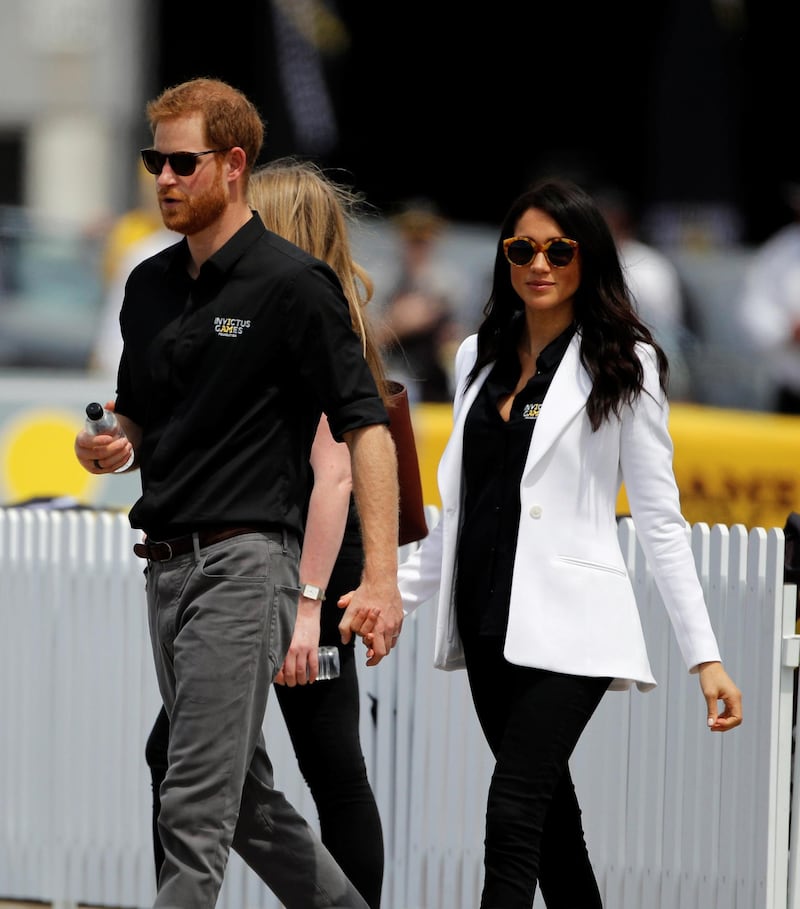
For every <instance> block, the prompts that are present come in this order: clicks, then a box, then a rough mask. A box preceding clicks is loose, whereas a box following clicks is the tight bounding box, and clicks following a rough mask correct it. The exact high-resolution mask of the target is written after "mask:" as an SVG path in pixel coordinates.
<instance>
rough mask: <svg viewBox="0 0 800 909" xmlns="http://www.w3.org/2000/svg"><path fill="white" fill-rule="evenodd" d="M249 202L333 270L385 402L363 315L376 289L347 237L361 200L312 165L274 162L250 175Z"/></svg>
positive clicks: (382, 379) (274, 228)
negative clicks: (357, 259)
mask: <svg viewBox="0 0 800 909" xmlns="http://www.w3.org/2000/svg"><path fill="white" fill-rule="evenodd" d="M248 199H249V202H250V206H251V208H254V209H255V210H256V211H257V212H258V213H259V215H260V216H261V219H262V221H263V222H264V225H265V226H266V227H267V228H269V230H271V231H274V232H275V233H276V234H279V235H280V236H282V237H285V238H286V239H287V240H289V241H291V242H292V243H294V244H295V245H296V246H299V247H300V248H301V249H304V250H305V251H306V252H308V253H310V254H311V255H312V256H315V257H316V258H317V259H322V261H323V262H326V263H327V264H328V265H330V267H331V268H332V269H333V271H335V272H336V275H337V276H338V278H339V281H340V282H341V285H342V289H343V290H344V295H345V297H346V298H347V304H348V306H349V307H350V320H351V322H352V324H353V330H354V331H355V333H356V334H357V335H358V337H359V338H360V339H361V345H362V349H363V351H364V359H365V360H366V361H367V365H368V366H369V368H370V371H371V372H372V375H373V377H374V378H375V383H376V385H377V386H378V391H379V392H380V395H381V398H382V399H383V400H384V401H385V400H386V398H387V386H386V374H385V370H384V365H383V360H382V358H381V354H380V348H379V346H378V344H377V343H376V342H375V340H374V338H373V334H372V329H371V327H370V324H369V320H368V319H367V318H366V316H365V313H364V307H365V306H366V305H367V303H369V301H370V299H371V298H372V293H373V290H374V285H373V283H372V279H371V278H370V276H369V274H368V273H367V272H366V271H365V270H364V268H362V267H361V266H360V265H359V264H358V263H357V262H355V261H354V260H353V255H352V252H351V250H350V239H349V235H348V220H349V219H350V218H352V217H353V216H354V215H355V213H356V211H357V210H358V206H359V204H360V203H361V202H362V197H361V196H359V195H358V194H356V193H355V192H353V191H352V190H351V189H350V188H349V187H346V186H344V185H342V184H340V183H336V182H334V181H333V180H331V179H330V178H329V177H328V176H327V175H326V174H325V173H324V172H323V171H322V169H321V168H319V167H318V166H317V165H316V164H314V163H313V162H311V161H299V160H297V159H295V158H278V159H276V160H274V161H271V162H270V163H269V164H265V165H263V166H262V167H259V168H257V169H256V170H254V171H253V173H252V175H251V178H250V184H249V186H248Z"/></svg>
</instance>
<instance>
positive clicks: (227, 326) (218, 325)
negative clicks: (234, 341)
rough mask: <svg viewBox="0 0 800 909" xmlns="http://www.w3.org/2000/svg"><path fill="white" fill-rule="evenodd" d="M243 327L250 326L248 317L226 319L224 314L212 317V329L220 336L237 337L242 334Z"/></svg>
mask: <svg viewBox="0 0 800 909" xmlns="http://www.w3.org/2000/svg"><path fill="white" fill-rule="evenodd" d="M245 328H250V320H249V319H226V318H225V317H224V316H215V318H214V331H215V332H216V333H217V334H218V335H219V336H220V338H237V337H238V336H239V335H241V334H244V330H245Z"/></svg>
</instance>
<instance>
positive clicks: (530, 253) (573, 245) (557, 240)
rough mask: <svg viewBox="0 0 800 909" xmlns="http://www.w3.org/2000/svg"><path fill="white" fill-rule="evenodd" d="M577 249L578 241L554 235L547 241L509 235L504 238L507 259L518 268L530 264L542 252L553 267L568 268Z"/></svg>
mask: <svg viewBox="0 0 800 909" xmlns="http://www.w3.org/2000/svg"><path fill="white" fill-rule="evenodd" d="M577 249H578V241H577V240H569V239H567V237H554V238H553V239H552V240H548V241H547V243H537V242H536V241H535V240H531V238H530V237H509V238H508V239H507V240H503V251H504V252H505V254H506V259H508V261H509V262H510V263H511V264H512V265H516V266H517V267H518V268H522V267H523V266H524V265H530V264H531V262H533V260H534V259H535V258H536V256H537V255H538V254H539V253H540V252H541V253H544V257H545V259H547V261H548V262H549V263H550V265H551V266H552V267H553V268H566V267H567V265H569V263H570V262H571V261H572V260H573V259H574V258H575V253H576V251H577Z"/></svg>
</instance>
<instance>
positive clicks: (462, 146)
mask: <svg viewBox="0 0 800 909" xmlns="http://www.w3.org/2000/svg"><path fill="white" fill-rule="evenodd" d="M289 2H290V3H291V0H289ZM315 2H316V3H317V4H319V5H320V6H321V7H324V6H326V4H325V3H323V2H322V0H315ZM153 3H154V22H153V27H152V29H151V31H150V34H151V36H152V35H155V36H156V42H155V45H154V46H153V45H152V43H151V47H150V51H151V53H154V54H155V56H156V61H155V64H154V66H153V67H152V74H153V77H152V84H151V85H149V86H148V89H149V91H150V93H151V94H152V93H155V92H157V91H159V90H160V88H162V87H163V86H165V85H168V84H172V83H174V82H177V81H180V80H182V79H185V78H190V77H192V76H195V75H215V76H219V77H221V78H225V79H227V80H228V81H230V82H232V83H234V84H236V85H237V86H238V87H240V88H241V89H243V90H244V91H245V92H246V93H247V94H248V95H249V96H250V97H251V98H252V99H253V100H254V101H255V102H256V103H257V104H258V106H259V108H260V109H261V111H262V113H263V115H264V117H265V119H266V120H267V121H268V124H269V126H268V139H267V143H266V146H265V150H264V156H263V157H264V158H265V159H266V158H271V157H276V156H279V155H282V154H289V153H298V154H305V155H308V156H310V157H314V158H315V159H316V160H318V161H319V162H320V163H322V164H324V165H326V166H333V167H339V168H343V170H344V173H345V174H346V175H347V178H348V179H349V181H350V182H351V183H353V184H354V185H355V186H356V187H357V188H358V189H360V190H362V191H363V192H364V193H365V194H366V195H367V198H368V199H369V201H371V202H372V203H373V204H375V205H376V206H378V207H380V208H383V209H390V208H391V207H392V206H393V205H395V204H397V203H398V202H400V201H401V200H403V199H405V198H408V197H411V196H419V195H427V196H429V197H431V198H433V199H434V200H435V201H436V202H438V204H439V205H440V206H441V208H442V209H443V210H444V211H445V213H447V214H448V215H450V216H451V217H453V218H456V219H459V220H465V221H481V222H486V223H491V224H496V223H498V222H499V220H500V219H501V218H502V216H503V213H504V211H505V208H506V206H507V205H508V203H509V202H510V201H511V199H512V198H513V196H514V195H515V194H516V193H517V192H518V191H519V190H520V189H521V188H522V187H523V186H524V184H525V183H526V182H527V181H528V180H529V179H530V178H531V177H532V176H534V175H535V174H536V173H538V172H540V171H541V170H542V169H547V170H553V169H555V168H564V169H569V170H570V171H571V172H573V173H575V172H576V170H577V175H579V176H581V175H584V174H585V175H586V176H588V177H591V178H593V179H594V178H596V179H601V180H604V181H611V182H614V183H617V184H618V185H619V186H620V187H622V188H623V189H625V190H627V191H628V193H629V194H630V195H631V196H632V197H633V198H634V199H635V200H636V201H637V202H638V203H639V204H640V205H641V206H642V207H647V206H650V205H655V204H658V203H663V202H667V203H669V202H690V203H691V202H712V203H714V202H717V203H719V202H721V203H724V204H727V205H730V206H732V207H733V208H735V209H736V210H737V211H738V212H739V213H740V215H741V221H742V237H741V239H742V240H743V241H744V242H759V241H760V240H762V239H763V238H764V237H765V236H767V235H768V234H769V233H771V232H772V231H773V230H774V229H775V228H776V227H777V226H779V225H780V224H781V223H783V222H784V221H786V220H787V219H788V209H787V208H786V207H785V205H784V201H783V194H782V186H783V181H784V180H786V179H787V178H789V177H792V178H795V177H798V176H800V159H798V153H797V142H796V140H795V139H794V138H793V133H794V131H795V126H794V121H795V120H796V109H797V107H796V103H795V101H794V85H795V82H796V79H795V76H794V73H791V74H790V72H789V68H790V60H791V59H792V58H791V54H792V53H794V50H793V48H792V46H791V43H790V42H793V41H794V35H795V34H796V25H797V23H796V22H795V21H794V19H793V17H794V18H796V16H797V14H796V13H790V12H788V10H790V9H791V8H793V7H794V6H796V4H792V3H785V2H784V0H738V2H737V0H665V2H662V3H659V4H653V3H647V2H642V0H636V2H633V0H618V2H614V3H611V4H600V3H585V4H584V3H580V2H578V3H572V4H569V3H550V4H540V3H522V2H509V0H505V2H501V3H496V2H490V3H480V4H473V6H477V10H478V11H475V9H472V10H470V8H469V5H468V4H465V3H463V2H460V3H453V2H437V0H404V2H403V3H402V4H400V3H394V4H380V3H367V2H365V0H336V2H335V4H334V2H333V0H328V3H327V7H328V8H329V10H330V11H331V12H333V13H334V14H335V17H336V18H335V19H334V20H331V21H334V22H338V23H339V24H340V25H341V26H343V28H344V31H345V33H346V35H347V39H348V42H349V43H348V46H347V48H346V49H340V50H339V51H337V52H335V53H332V54H330V55H328V56H326V57H325V58H324V69H323V74H324V77H325V80H326V85H327V90H328V92H329V93H330V96H331V98H332V101H333V107H334V113H335V119H336V125H337V129H338V139H337V140H336V141H335V142H334V143H333V144H331V145H329V146H327V147H325V148H324V149H323V148H317V149H314V148H311V147H303V143H302V141H301V140H300V139H299V138H298V133H297V130H296V129H295V128H293V125H292V117H291V115H290V111H289V106H288V101H287V93H286V91H285V90H284V89H283V88H282V86H281V76H280V69H279V68H280V59H281V58H280V55H279V51H278V47H277V43H278V39H277V35H276V32H275V29H274V23H273V19H272V14H271V11H270V3H269V2H268V0H240V2H239V3H238V4H236V6H235V7H232V8H231V9H230V11H229V13H228V14H226V15H225V16H223V15H221V14H222V13H224V12H225V11H224V9H221V10H220V11H219V12H220V15H214V16H208V15H200V14H199V13H198V10H197V8H196V6H195V5H194V4H189V3H186V2H183V0H153ZM334 7H335V9H334ZM226 16H227V18H226Z"/></svg>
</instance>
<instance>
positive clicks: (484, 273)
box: [0, 167, 800, 413]
mask: <svg viewBox="0 0 800 909" xmlns="http://www.w3.org/2000/svg"><path fill="white" fill-rule="evenodd" d="M137 188H138V196H137V200H136V204H134V205H133V206H132V207H131V209H130V210H129V211H126V212H124V213H123V214H121V215H120V216H119V217H118V218H116V219H115V220H113V221H111V222H110V223H108V224H106V225H103V227H102V228H101V229H100V230H98V231H97V232H96V234H95V235H94V236H93V237H88V238H87V237H85V236H84V237H82V238H80V239H78V240H75V241H73V243H72V244H71V245H69V244H67V243H66V241H65V239H64V236H63V234H62V236H61V238H60V242H59V244H56V246H57V249H56V248H54V240H53V239H52V236H50V237H47V238H45V239H42V238H41V236H42V231H41V228H36V227H35V226H31V225H30V224H29V223H28V222H23V221H22V220H21V219H20V217H19V215H17V217H16V219H15V220H13V221H12V220H11V219H10V217H9V215H8V214H6V216H5V217H4V218H0V328H2V329H3V331H2V332H0V333H1V334H2V336H3V342H2V343H0V367H2V368H15V367H45V368H47V367H56V368H67V369H71V370H74V369H86V370H91V371H101V372H105V373H112V372H113V370H114V369H115V368H116V362H117V358H118V353H119V339H118V335H119V331H118V324H117V315H118V311H119V306H120V303H121V300H122V294H123V292H124V284H125V279H126V277H127V275H128V273H129V272H130V270H131V269H132V267H133V266H134V265H135V264H136V263H137V262H139V261H141V260H142V259H143V258H146V257H147V256H149V255H152V254H153V253H154V252H156V251H158V250H159V249H161V248H163V247H164V246H166V245H167V244H169V243H171V242H174V241H175V240H177V239H179V238H178V237H176V235H174V234H172V233H171V232H170V231H168V230H166V229H165V228H164V227H163V225H162V223H161V218H160V215H159V212H158V209H157V206H156V203H155V193H154V192H153V186H152V178H151V177H150V175H149V174H147V173H146V172H145V171H144V169H143V168H141V167H139V169H138V172H137ZM592 192H593V194H594V195H595V197H596V198H597V199H598V201H599V202H600V204H601V207H602V209H603V212H604V214H605V216H606V217H607V219H608V221H609V224H610V225H611V226H612V228H613V230H614V231H615V235H616V238H617V241H618V244H619V249H620V253H621V256H622V260H623V263H624V266H625V269H626V276H627V279H628V281H629V284H630V286H631V288H632V291H633V294H634V297H635V298H636V300H637V302H638V305H639V308H640V312H641V314H642V316H643V317H644V319H645V321H646V322H647V323H648V324H649V326H650V327H651V329H652V330H653V331H654V333H655V335H656V337H657V338H658V340H659V341H660V342H661V344H662V346H663V347H664V348H665V350H666V351H667V353H668V354H669V357H670V365H671V383H670V393H671V396H672V399H673V400H679V401H694V402H697V403H701V404H710V405H712V406H721V407H732V408H737V409H745V410H768V411H773V412H776V413H798V412H800V183H799V184H791V183H790V184H787V186H786V201H787V206H789V208H790V210H791V211H792V212H793V213H794V214H795V215H796V220H794V221H791V222H790V223H787V224H786V225H784V226H783V227H781V228H780V230H779V231H777V232H776V234H775V235H774V236H773V237H770V238H768V240H767V241H765V242H764V243H763V244H762V247H761V248H756V249H750V248H746V247H734V248H729V249H728V248H721V249H706V250H699V251H698V250H686V251H683V250H675V249H670V250H665V249H660V248H658V247H657V246H656V245H654V244H653V243H650V242H647V241H646V239H645V238H644V236H643V234H642V230H641V227H640V217H639V213H638V212H637V211H636V210H635V206H634V205H633V204H632V202H631V199H630V198H629V197H628V196H627V195H626V193H625V192H624V191H623V190H622V189H621V187H619V186H615V185H613V184H605V185H597V186H593V187H592ZM23 225H24V226H23ZM37 230H38V234H37ZM493 237H494V226H493V225H465V224H460V223H457V222H454V221H452V220H451V219H450V218H448V216H447V215H446V214H445V213H443V212H442V211H441V210H440V209H439V208H438V207H437V205H436V203H435V201H434V200H432V199H430V198H425V197H419V198H412V199H407V200H404V201H402V202H400V203H398V205H397V206H396V208H395V209H394V210H393V211H390V212H386V213H384V214H383V215H381V216H380V217H377V218H376V217H369V218H366V217H365V220H364V222H363V223H359V224H355V225H353V239H354V246H355V248H356V250H357V251H358V253H359V256H360V258H361V260H362V263H363V264H364V266H365V267H366V268H367V269H368V270H369V271H370V273H371V274H372V277H373V279H374V281H375V306H374V307H373V319H374V321H375V323H376V324H375V329H376V332H377V336H378V337H379V339H380V342H381V345H382V347H383V350H384V353H385V356H386V360H387V363H388V366H389V370H390V373H391V377H392V378H394V379H396V380H398V381H401V382H403V383H404V384H406V385H407V387H408V389H409V395H410V398H411V400H412V401H414V402H433V403H437V402H438V403H442V402H448V401H450V400H451V399H452V394H453V388H452V366H453V355H454V352H455V350H456V348H457V346H458V344H459V342H460V341H461V340H462V339H463V338H464V337H465V336H466V335H467V334H469V333H470V332H472V331H474V330H475V328H476V326H477V325H478V323H479V321H480V318H481V314H482V310H483V307H484V305H485V303H486V300H487V293H488V287H489V284H490V280H491V272H492V268H493V263H494V254H495V250H494V239H493ZM67 246H69V248H68V249H67ZM31 247H33V248H31ZM37 255H38V256H43V255H49V256H50V259H51V260H52V261H49V262H48V263H47V264H46V265H45V266H43V267H40V266H38V265H33V264H31V262H32V261H36V259H35V257H36V256H37ZM79 259H82V260H83V265H82V270H81V269H79V268H78V267H77V265H76V264H75V263H76V262H77V261H78V260H79ZM26 281H28V283H29V284H31V286H32V288H33V289H31V290H28V289H27V288H26V284H25V282H26ZM45 285H46V286H45ZM61 299H63V300H64V303H63V305H61V304H60V303H59V300H61ZM78 308H80V317H79V318H76V314H75V311H76V309H78ZM87 319H88V321H87ZM78 322H80V329H78V327H77V324H76V323H78ZM42 325H48V326H49V327H50V332H49V333H47V336H45V335H43V333H42V331H41V329H40V328H39V326H42Z"/></svg>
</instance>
